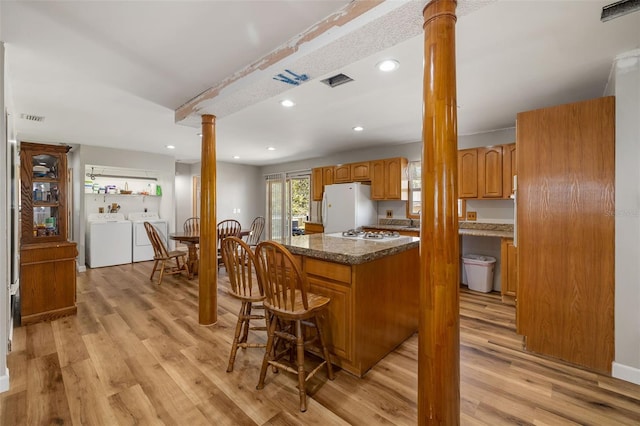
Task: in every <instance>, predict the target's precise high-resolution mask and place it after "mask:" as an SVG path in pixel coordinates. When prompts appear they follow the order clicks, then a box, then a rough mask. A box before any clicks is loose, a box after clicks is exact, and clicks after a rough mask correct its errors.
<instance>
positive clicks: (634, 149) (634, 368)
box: [607, 50, 640, 384]
mask: <svg viewBox="0 0 640 426" xmlns="http://www.w3.org/2000/svg"><path fill="white" fill-rule="evenodd" d="M607 91H608V94H615V96H616V188H615V191H616V211H615V227H616V246H615V250H616V256H615V361H614V363H613V376H614V377H618V378H621V379H624V380H627V381H630V382H633V383H637V384H640V310H638V307H639V306H640V263H639V262H638V259H640V244H638V241H640V196H639V191H640V168H639V167H638V164H640V143H639V142H640V120H639V119H638V118H639V117H640V50H635V51H632V52H628V53H626V54H623V55H620V56H618V57H617V58H616V60H615V62H614V64H613V70H612V73H611V80H610V82H609V84H608V87H607Z"/></svg>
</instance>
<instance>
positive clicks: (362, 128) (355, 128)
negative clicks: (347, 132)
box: [353, 126, 364, 132]
mask: <svg viewBox="0 0 640 426" xmlns="http://www.w3.org/2000/svg"><path fill="white" fill-rule="evenodd" d="M363 130H364V127H362V126H356V127H354V128H353V131H354V132H361V131H363Z"/></svg>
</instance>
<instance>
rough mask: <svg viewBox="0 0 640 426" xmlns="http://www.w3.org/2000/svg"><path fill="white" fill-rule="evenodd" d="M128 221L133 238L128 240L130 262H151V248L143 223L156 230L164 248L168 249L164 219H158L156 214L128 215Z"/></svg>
mask: <svg viewBox="0 0 640 426" xmlns="http://www.w3.org/2000/svg"><path fill="white" fill-rule="evenodd" d="M128 219H129V220H130V221H131V224H132V226H133V238H132V239H131V240H130V241H131V247H132V252H131V253H132V256H131V260H132V261H133V262H143V261H146V260H153V247H152V246H151V241H149V237H148V236H147V230H146V229H144V223H145V222H149V223H150V224H152V225H153V226H154V227H155V228H156V231H158V235H159V236H160V238H161V239H162V241H164V245H165V247H167V248H168V247H169V245H168V244H169V239H168V238H169V222H167V221H166V220H165V219H160V215H158V213H154V212H139V213H129V216H128Z"/></svg>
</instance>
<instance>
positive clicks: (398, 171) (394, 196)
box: [370, 157, 409, 201]
mask: <svg viewBox="0 0 640 426" xmlns="http://www.w3.org/2000/svg"><path fill="white" fill-rule="evenodd" d="M407 167H408V161H407V159H406V158H401V157H397V158H385V159H382V160H374V161H371V162H370V175H371V199H372V200H405V201H406V200H408V199H409V176H408V170H407Z"/></svg>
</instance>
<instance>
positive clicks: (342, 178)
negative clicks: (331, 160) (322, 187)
mask: <svg viewBox="0 0 640 426" xmlns="http://www.w3.org/2000/svg"><path fill="white" fill-rule="evenodd" d="M349 182H351V165H350V164H340V165H339V166H335V167H334V168H333V183H349Z"/></svg>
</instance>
